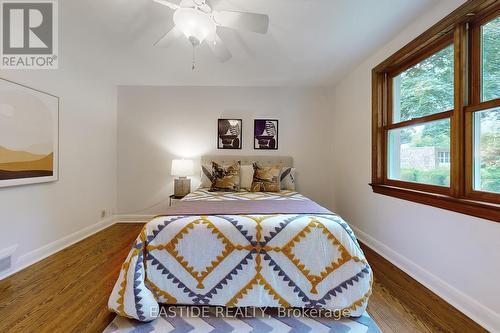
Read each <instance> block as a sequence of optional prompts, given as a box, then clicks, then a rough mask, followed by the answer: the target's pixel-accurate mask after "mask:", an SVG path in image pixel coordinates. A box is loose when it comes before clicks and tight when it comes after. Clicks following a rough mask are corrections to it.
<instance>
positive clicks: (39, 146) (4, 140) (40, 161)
mask: <svg viewBox="0 0 500 333" xmlns="http://www.w3.org/2000/svg"><path fill="white" fill-rule="evenodd" d="M58 124H59V98H58V97H56V96H53V95H50V94H47V93H45V92H42V91H39V90H36V89H32V88H29V87H26V86H23V85H20V84H17V83H14V82H11V81H7V80H4V79H0V187H7V186H16V185H25V184H34V183H45V182H52V181H56V180H57V179H58V140H59V125H58Z"/></svg>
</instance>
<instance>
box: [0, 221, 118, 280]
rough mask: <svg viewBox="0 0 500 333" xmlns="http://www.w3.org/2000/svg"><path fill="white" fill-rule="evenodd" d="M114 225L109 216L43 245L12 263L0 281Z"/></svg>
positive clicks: (0, 277) (0, 275)
mask: <svg viewBox="0 0 500 333" xmlns="http://www.w3.org/2000/svg"><path fill="white" fill-rule="evenodd" d="M114 223H115V217H114V216H111V217H108V218H106V219H104V220H102V221H99V222H97V223H96V224H93V225H91V226H88V227H86V228H84V229H82V230H79V231H76V232H74V233H72V234H69V235H67V236H65V237H63V238H61V239H58V240H56V241H54V242H52V243H49V244H47V245H44V246H42V247H40V248H38V249H36V250H33V251H31V252H28V253H26V254H24V255H22V256H20V257H19V258H18V259H17V260H16V261H15V263H14V265H13V267H12V269H10V270H8V271H6V272H3V273H2V274H0V280H2V279H4V278H6V277H8V276H10V275H12V274H14V273H17V272H19V271H20V270H22V269H24V268H26V267H28V266H30V265H33V264H34V263H36V262H38V261H40V260H43V259H45V258H47V257H48V256H50V255H52V254H54V253H56V252H59V251H61V250H63V249H65V248H66V247H68V246H70V245H73V244H75V243H77V242H79V241H81V240H83V239H85V238H87V237H89V236H91V235H93V234H95V233H97V232H99V231H101V230H103V229H105V228H107V227H109V226H111V225H113V224H114Z"/></svg>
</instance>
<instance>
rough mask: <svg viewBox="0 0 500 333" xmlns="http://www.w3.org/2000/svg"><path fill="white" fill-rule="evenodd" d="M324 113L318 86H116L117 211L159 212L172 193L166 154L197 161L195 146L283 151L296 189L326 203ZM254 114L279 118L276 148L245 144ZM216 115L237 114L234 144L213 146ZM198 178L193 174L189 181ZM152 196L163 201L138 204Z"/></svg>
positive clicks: (199, 150)
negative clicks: (239, 128)
mask: <svg viewBox="0 0 500 333" xmlns="http://www.w3.org/2000/svg"><path fill="white" fill-rule="evenodd" d="M327 113H328V103H327V95H326V90H324V89H321V88H317V89H315V88H243V87H119V89H118V166H119V168H118V211H119V213H121V214H145V213H149V214H156V213H161V212H162V209H164V207H165V205H166V204H167V198H168V196H169V195H170V194H172V193H173V190H172V183H173V180H172V178H171V176H170V163H171V160H172V159H173V158H178V157H188V158H189V157H192V158H195V159H197V160H198V161H197V162H198V163H199V157H200V156H201V155H203V154H254V155H259V154H260V155H265V154H270V155H291V156H293V157H294V159H295V160H294V163H295V166H296V168H297V169H298V177H297V178H298V187H299V189H300V190H301V191H302V192H303V193H304V194H306V195H308V196H310V197H312V198H313V199H315V200H317V201H319V202H320V203H321V202H322V203H327V202H328V200H329V199H328V191H329V189H328V187H327V186H325V179H326V177H328V176H329V170H328V164H327V159H328V158H329V157H328V156H327V155H328V154H325V147H326V146H327V143H326V141H327V130H328V123H327V122H325V121H324V119H325V118H326V117H327ZM259 117H260V118H266V117H268V118H276V119H279V150H278V151H259V150H254V149H253V120H254V119H255V118H259ZM217 118H241V119H243V149H242V150H241V151H240V150H237V151H230V150H217V149H216V138H217ZM198 165H199V164H198ZM196 169H197V170H199V169H198V168H196ZM198 183H199V177H198V175H196V176H194V177H193V184H192V188H195V187H196V186H197V185H198ZM158 202H163V205H159V206H157V207H155V208H153V209H147V210H144V208H148V207H150V206H151V205H153V204H155V203H158Z"/></svg>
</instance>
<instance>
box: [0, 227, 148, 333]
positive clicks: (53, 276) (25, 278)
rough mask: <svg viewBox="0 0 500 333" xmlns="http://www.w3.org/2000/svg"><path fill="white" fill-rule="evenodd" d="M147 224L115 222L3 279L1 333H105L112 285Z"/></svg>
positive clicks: (0, 300) (0, 294) (0, 302)
mask: <svg viewBox="0 0 500 333" xmlns="http://www.w3.org/2000/svg"><path fill="white" fill-rule="evenodd" d="M141 228H142V224H115V225H113V226H111V227H109V228H107V229H105V230H103V231H101V232H99V233H97V234H95V235H93V236H91V237H89V238H87V239H85V240H83V241H81V242H79V243H77V244H74V245H72V246H70V247H68V248H66V249H64V250H63V251H61V252H58V253H56V254H54V255H52V256H50V257H48V258H47V259H45V260H43V261H40V262H38V263H36V264H35V265H33V266H30V267H28V268H27V269H24V270H23V271H21V272H19V273H17V274H15V275H13V276H11V277H9V278H7V279H5V280H2V281H0V318H1V320H0V332H23V333H27V332H102V330H103V329H104V328H105V327H106V326H107V325H108V323H109V322H110V321H111V320H112V319H113V318H114V315H113V314H111V313H110V312H108V310H107V302H108V297H109V294H110V293H111V289H112V288H113V285H114V282H115V280H116V277H117V276H118V272H119V269H120V267H121V264H122V262H123V260H124V259H125V257H126V255H127V253H128V251H129V249H130V245H131V244H132V242H133V240H134V239H135V238H136V237H137V235H138V234H139V232H140V230H141Z"/></svg>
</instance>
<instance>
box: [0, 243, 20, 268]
mask: <svg viewBox="0 0 500 333" xmlns="http://www.w3.org/2000/svg"><path fill="white" fill-rule="evenodd" d="M16 249H17V245H14V246H11V247H9V248H6V249H2V250H0V273H2V272H5V271H8V270H10V269H11V268H12V255H13V254H14V252H16Z"/></svg>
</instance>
